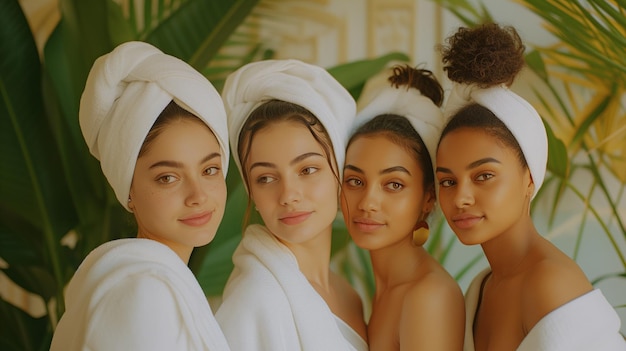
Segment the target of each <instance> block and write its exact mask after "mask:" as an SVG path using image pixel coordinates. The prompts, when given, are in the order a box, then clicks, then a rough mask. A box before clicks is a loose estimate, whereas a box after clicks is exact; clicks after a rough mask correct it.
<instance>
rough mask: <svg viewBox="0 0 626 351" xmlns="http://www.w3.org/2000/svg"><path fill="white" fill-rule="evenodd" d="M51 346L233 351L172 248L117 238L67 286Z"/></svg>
mask: <svg viewBox="0 0 626 351" xmlns="http://www.w3.org/2000/svg"><path fill="white" fill-rule="evenodd" d="M66 304H67V305H66V311H65V314H64V315H63V317H62V318H61V320H60V322H59V324H58V325H57V328H56V330H55V333H54V337H53V339H52V346H51V348H50V350H51V351H57V350H58V351H78V350H93V351H97V350H107V351H108V350H133V351H140V350H146V351H159V350H163V351H172V350H214V351H227V350H229V347H228V344H227V343H226V339H225V338H224V335H223V334H222V332H221V330H220V328H219V325H218V324H217V322H216V320H215V318H214V317H213V313H212V312H211V308H210V307H209V304H208V302H207V300H206V298H205V296H204V293H203V291H202V289H201V288H200V285H199V284H198V281H197V280H196V278H195V276H194V275H193V273H192V272H191V270H189V268H188V267H187V266H186V265H185V264H184V262H183V261H182V260H181V259H180V257H178V255H176V253H174V252H173V251H172V250H171V249H170V248H168V247H167V246H165V245H163V244H161V243H159V242H157V241H154V240H150V239H136V238H133V239H119V240H114V241H111V242H108V243H105V244H103V245H101V246H100V247H98V248H96V249H95V250H93V251H92V252H91V253H90V254H89V255H88V256H87V258H85V260H84V261H83V263H82V264H81V265H80V267H79V268H78V270H77V271H76V274H75V275H74V277H73V278H72V280H71V281H70V284H69V285H68V287H67V291H66Z"/></svg>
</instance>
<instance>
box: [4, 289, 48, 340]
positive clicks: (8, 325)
mask: <svg viewBox="0 0 626 351" xmlns="http://www.w3.org/2000/svg"><path fill="white" fill-rule="evenodd" d="M51 340H52V332H51V328H50V325H49V323H48V320H47V318H46V317H45V316H44V317H40V318H34V317H32V316H30V315H29V314H27V313H26V312H24V311H22V310H20V309H19V308H17V307H15V306H13V305H12V304H10V303H8V302H7V301H5V300H4V299H3V298H2V296H0V349H2V350H4V351H42V350H48V349H49V348H50V346H49V345H50V341H51Z"/></svg>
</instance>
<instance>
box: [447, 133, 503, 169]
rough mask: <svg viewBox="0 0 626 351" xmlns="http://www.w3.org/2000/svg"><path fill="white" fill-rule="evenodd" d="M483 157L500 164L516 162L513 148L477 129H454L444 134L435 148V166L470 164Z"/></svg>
mask: <svg viewBox="0 0 626 351" xmlns="http://www.w3.org/2000/svg"><path fill="white" fill-rule="evenodd" d="M484 157H493V158H496V159H498V160H499V161H500V162H502V163H504V162H508V161H509V160H511V161H516V155H515V153H514V150H513V148H511V147H510V146H508V145H506V144H505V143H504V142H503V141H502V140H500V139H499V138H498V137H496V136H494V135H492V134H491V133H488V132H487V131H485V130H482V129H479V128H460V129H456V130H454V131H452V132H450V133H448V134H446V135H445V136H444V137H443V138H442V139H441V141H440V143H439V147H438V148H437V166H443V167H445V166H446V164H448V163H471V162H474V161H476V160H478V159H481V158H484Z"/></svg>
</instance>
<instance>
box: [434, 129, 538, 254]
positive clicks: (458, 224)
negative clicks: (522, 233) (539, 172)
mask: <svg viewBox="0 0 626 351" xmlns="http://www.w3.org/2000/svg"><path fill="white" fill-rule="evenodd" d="M436 177H437V181H438V183H439V203H440V206H441V210H442V211H443V214H444V215H445V217H446V220H447V221H448V224H449V225H450V227H451V228H452V230H453V231H454V232H455V233H456V235H457V237H458V238H459V240H461V242H463V243H464V244H466V245H473V244H482V243H484V242H487V241H489V240H491V239H493V238H495V237H497V236H499V235H500V234H502V233H505V232H508V231H510V230H512V229H513V228H515V227H516V225H517V224H518V223H520V222H521V220H522V219H524V218H527V217H528V216H529V202H530V196H531V194H532V190H533V184H532V180H531V177H530V172H529V170H528V168H526V167H523V166H522V165H521V164H520V161H519V157H518V155H517V154H516V153H515V151H514V150H513V148H511V147H509V146H506V145H505V143H503V142H502V141H500V140H499V139H498V138H496V137H495V136H493V135H491V134H489V133H486V132H484V131H483V130H481V129H478V128H469V127H464V128H459V129H455V130H454V131H452V132H450V133H448V134H445V136H444V137H443V139H442V140H441V142H440V144H439V148H438V150H437V172H436Z"/></svg>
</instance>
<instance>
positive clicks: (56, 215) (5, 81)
mask: <svg viewBox="0 0 626 351" xmlns="http://www.w3.org/2000/svg"><path fill="white" fill-rule="evenodd" d="M0 23H2V24H3V25H2V26H0V28H2V32H0V140H1V141H0V150H1V151H0V183H2V184H3V186H2V187H1V188H0V208H2V209H3V214H2V217H0V218H1V219H2V221H3V222H2V229H3V230H8V231H12V230H15V229H16V226H14V225H13V224H15V223H17V222H19V221H28V222H29V223H30V225H31V226H30V227H31V228H35V231H34V232H26V233H25V232H12V233H11V232H10V233H9V235H17V236H26V237H28V236H30V239H31V240H35V242H36V243H37V245H43V247H45V249H44V250H42V251H38V250H36V251H34V252H35V253H39V254H40V255H41V256H42V261H43V262H44V264H42V265H40V266H34V267H33V268H34V270H36V271H37V275H39V276H42V275H49V276H51V277H53V279H51V280H52V284H50V288H51V289H54V288H55V286H58V284H60V283H61V282H62V281H63V280H64V278H63V269H62V266H63V262H64V261H63V260H64V258H63V257H61V256H60V255H59V254H58V253H59V248H60V243H59V240H60V238H61V236H63V235H64V234H65V233H66V232H67V231H68V230H69V229H70V228H71V227H72V225H73V224H74V223H75V221H76V212H75V209H74V206H73V204H72V202H71V201H70V198H69V190H68V187H67V183H66V178H65V174H64V172H63V168H62V167H60V164H61V162H60V156H59V154H58V150H57V149H56V148H55V147H54V145H55V142H54V137H53V135H52V133H51V128H50V126H49V124H48V120H47V118H46V113H45V109H44V104H43V100H42V95H41V84H40V62H39V56H38V53H37V49H36V46H35V42H34V40H33V37H32V35H31V33H30V29H29V27H28V24H27V22H26V18H25V17H24V14H23V13H22V11H21V8H20V7H19V4H18V3H17V1H12V0H11V1H3V2H1V3H0ZM3 235H6V234H3ZM33 247H36V246H35V245H34V246H33ZM32 253H33V252H28V253H26V254H27V255H32ZM9 268H10V269H13V270H15V269H16V268H15V267H9ZM33 272H34V271H31V272H23V273H20V274H15V275H14V278H15V277H18V276H19V277H23V278H24V280H25V281H27V280H28V281H33V280H35V279H36V277H35V276H33V275H29V273H33ZM42 272H45V273H42ZM40 273H41V274H40ZM55 282H56V284H55ZM61 293H62V292H61V291H60V290H58V291H57V297H60V296H61ZM50 295H51V294H48V293H46V297H49V296H50ZM60 306H62V302H61V303H60Z"/></svg>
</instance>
